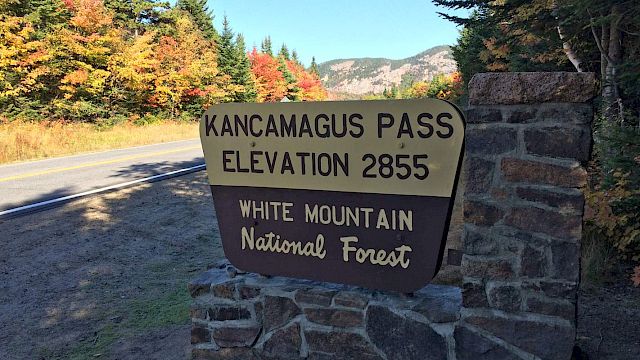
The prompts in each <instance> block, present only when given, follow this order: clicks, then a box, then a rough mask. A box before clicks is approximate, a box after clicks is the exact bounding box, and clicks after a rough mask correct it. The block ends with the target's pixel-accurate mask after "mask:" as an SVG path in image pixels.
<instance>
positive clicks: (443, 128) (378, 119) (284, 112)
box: [200, 99, 464, 197]
mask: <svg viewBox="0 0 640 360" xmlns="http://www.w3.org/2000/svg"><path fill="white" fill-rule="evenodd" d="M200 133H201V137H202V145H203V149H204V154H205V159H206V163H207V169H208V172H209V181H210V183H211V185H228V186H252V187H269V188H286V189H313V190H326V191H346V192H359V193H374V194H398V195H426V196H441V197H448V196H450V195H451V191H452V185H453V178H454V175H455V172H456V169H457V165H458V157H459V154H460V149H461V147H462V141H463V137H464V124H463V121H462V118H461V116H460V113H459V112H458V111H457V109H456V108H455V107H454V106H453V105H451V104H449V103H447V102H445V101H442V100H435V99H422V100H396V101H348V102H347V101H344V102H313V103H273V104H221V105H216V106H213V107H212V108H211V109H210V110H209V111H207V112H206V113H205V115H204V116H203V119H202V122H201V126H200Z"/></svg>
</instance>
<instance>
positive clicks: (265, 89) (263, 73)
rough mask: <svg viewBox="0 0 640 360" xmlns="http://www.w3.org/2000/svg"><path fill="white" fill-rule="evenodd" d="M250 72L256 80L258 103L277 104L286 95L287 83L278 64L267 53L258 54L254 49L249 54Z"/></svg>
mask: <svg viewBox="0 0 640 360" xmlns="http://www.w3.org/2000/svg"><path fill="white" fill-rule="evenodd" d="M249 60H250V61H251V71H252V72H253V74H254V75H255V78H256V90H257V101H258V102H277V101H280V100H282V98H283V97H285V95H287V93H288V87H287V81H286V80H285V78H284V76H283V75H282V73H281V72H280V71H279V70H278V67H279V66H280V63H279V61H278V60H277V59H275V58H274V57H273V56H271V55H269V54H268V53H263V52H258V51H257V50H256V48H253V51H252V52H251V53H250V54H249Z"/></svg>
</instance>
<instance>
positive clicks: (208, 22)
mask: <svg viewBox="0 0 640 360" xmlns="http://www.w3.org/2000/svg"><path fill="white" fill-rule="evenodd" d="M176 7H177V8H178V9H181V10H184V11H187V12H188V13H189V14H191V17H192V18H193V21H194V22H195V23H196V25H198V28H199V29H200V31H202V33H203V34H204V36H205V38H206V39H207V40H214V41H217V40H218V33H217V32H216V29H215V28H214V27H213V11H211V10H209V7H208V6H207V0H178V2H177V4H176Z"/></svg>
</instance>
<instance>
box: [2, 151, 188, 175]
mask: <svg viewBox="0 0 640 360" xmlns="http://www.w3.org/2000/svg"><path fill="white" fill-rule="evenodd" d="M195 149H200V146H191V147H185V148H180V149H173V150H165V151H157V152H152V153H146V154H140V155H132V156H125V157H121V158H117V159H111V160H104V161H96V162H91V163H84V164H80V165H75V166H69V167H64V168H54V169H49V170H43V171H36V172H32V173H26V174H21V175H15V176H9V177H6V178H0V182H5V181H11V180H20V179H24V178H28V177H33V176H40V175H47V174H53V173H58V172H63V171H69V170H76V169H83V168H88V167H93V166H100V165H106V164H113V163H117V162H122V161H128V160H135V159H141V158H145V157H151V156H158V155H166V154H173V153H177V152H182V151H188V150H195Z"/></svg>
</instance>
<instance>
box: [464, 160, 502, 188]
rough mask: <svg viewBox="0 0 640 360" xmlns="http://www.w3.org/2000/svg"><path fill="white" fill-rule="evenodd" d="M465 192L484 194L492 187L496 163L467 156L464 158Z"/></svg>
mask: <svg viewBox="0 0 640 360" xmlns="http://www.w3.org/2000/svg"><path fill="white" fill-rule="evenodd" d="M464 166H465V171H464V172H463V175H464V186H465V188H464V192H465V194H484V193H486V192H488V191H489V189H490V188H491V181H492V179H493V174H494V171H495V167H496V164H495V162H493V161H490V160H484V159H482V158H478V157H472V156H467V157H465V160H464Z"/></svg>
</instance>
